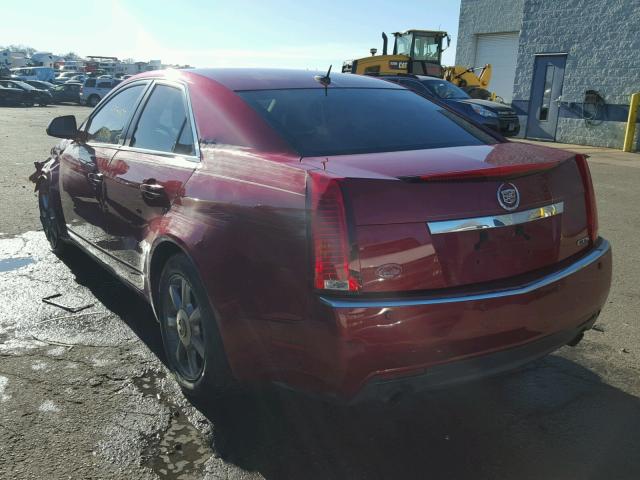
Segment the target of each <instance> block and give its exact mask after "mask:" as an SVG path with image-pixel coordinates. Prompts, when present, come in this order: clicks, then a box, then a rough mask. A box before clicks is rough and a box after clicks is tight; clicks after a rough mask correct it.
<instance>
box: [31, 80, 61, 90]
mask: <svg viewBox="0 0 640 480" xmlns="http://www.w3.org/2000/svg"><path fill="white" fill-rule="evenodd" d="M24 83H26V84H28V85H31V86H32V87H34V88H37V89H38V90H47V91H49V92H50V91H52V90H53V89H54V88H55V87H56V86H55V85H54V84H53V83H50V82H41V81H40V80H24Z"/></svg>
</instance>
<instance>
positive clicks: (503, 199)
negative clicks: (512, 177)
mask: <svg viewBox="0 0 640 480" xmlns="http://www.w3.org/2000/svg"><path fill="white" fill-rule="evenodd" d="M497 195H498V203H499V204H500V206H501V207H502V208H504V209H505V210H508V211H511V210H515V209H516V208H518V206H519V205H520V192H518V189H517V188H516V186H515V185H514V184H513V183H503V184H502V185H500V186H499V187H498V193H497Z"/></svg>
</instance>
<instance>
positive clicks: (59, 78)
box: [53, 72, 78, 85]
mask: <svg viewBox="0 0 640 480" xmlns="http://www.w3.org/2000/svg"><path fill="white" fill-rule="evenodd" d="M77 76H78V72H62V73H58V75H56V78H54V79H53V83H55V84H56V85H62V84H63V83H66V82H68V81H69V80H71V79H72V78H74V77H77Z"/></svg>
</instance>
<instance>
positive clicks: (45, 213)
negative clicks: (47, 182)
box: [38, 188, 67, 256]
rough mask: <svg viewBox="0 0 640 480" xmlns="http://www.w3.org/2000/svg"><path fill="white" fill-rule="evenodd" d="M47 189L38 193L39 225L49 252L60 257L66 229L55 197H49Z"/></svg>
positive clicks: (42, 189) (63, 246) (63, 247)
mask: <svg viewBox="0 0 640 480" xmlns="http://www.w3.org/2000/svg"><path fill="white" fill-rule="evenodd" d="M49 192H50V191H49V189H48V188H41V189H40V190H39V191H38V206H39V209H40V223H42V229H43V230H44V234H45V236H46V237H47V241H48V242H49V247H50V248H51V251H52V252H53V253H55V254H56V255H58V256H60V255H62V254H63V252H64V249H65V246H66V245H65V238H66V232H67V229H66V227H65V224H64V219H63V217H62V212H61V211H60V207H59V202H58V201H57V197H55V196H52V195H50V193H49Z"/></svg>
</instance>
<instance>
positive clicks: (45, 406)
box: [38, 400, 60, 413]
mask: <svg viewBox="0 0 640 480" xmlns="http://www.w3.org/2000/svg"><path fill="white" fill-rule="evenodd" d="M38 410H40V411H41V412H54V413H55V412H59V411H60V409H59V408H58V407H57V406H56V404H55V403H53V402H52V401H51V400H45V401H44V402H42V404H41V405H40V406H39V407H38Z"/></svg>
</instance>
